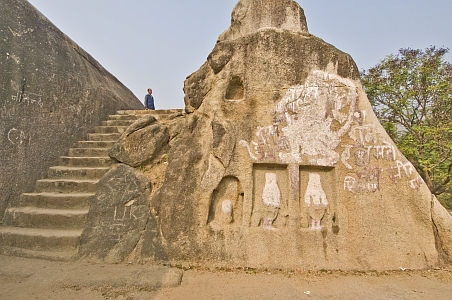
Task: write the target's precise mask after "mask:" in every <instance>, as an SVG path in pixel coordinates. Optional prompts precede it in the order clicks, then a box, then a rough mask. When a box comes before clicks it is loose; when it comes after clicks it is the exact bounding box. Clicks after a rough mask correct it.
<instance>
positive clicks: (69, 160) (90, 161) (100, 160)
mask: <svg viewBox="0 0 452 300" xmlns="http://www.w3.org/2000/svg"><path fill="white" fill-rule="evenodd" d="M113 163H114V161H113V160H112V159H111V158H110V157H108V156H106V157H69V156H61V157H60V165H61V166H65V167H91V168H97V167H109V166H111V165H112V164H113Z"/></svg>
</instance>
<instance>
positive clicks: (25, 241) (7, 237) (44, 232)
mask: <svg viewBox="0 0 452 300" xmlns="http://www.w3.org/2000/svg"><path fill="white" fill-rule="evenodd" d="M82 231H83V230H81V229H78V230H67V229H65V230H60V229H41V228H20V227H3V226H2V227H0V245H2V246H8V247H13V248H22V249H28V250H35V251H74V249H77V247H78V246H79V241H80V236H81V234H82Z"/></svg>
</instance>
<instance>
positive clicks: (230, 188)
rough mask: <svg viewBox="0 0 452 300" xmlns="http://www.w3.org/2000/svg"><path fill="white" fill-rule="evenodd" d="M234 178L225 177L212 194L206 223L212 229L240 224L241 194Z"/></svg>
mask: <svg viewBox="0 0 452 300" xmlns="http://www.w3.org/2000/svg"><path fill="white" fill-rule="evenodd" d="M241 189H242V188H241V185H240V182H239V180H238V179H237V178H235V177H232V176H230V177H225V178H223V179H222V180H221V182H220V184H219V185H218V187H217V188H216V189H215V190H214V192H213V194H212V199H211V203H210V211H209V216H208V221H207V223H208V224H209V225H210V226H211V227H212V228H214V229H223V228H225V226H240V225H241V224H242V211H243V192H242V190H241Z"/></svg>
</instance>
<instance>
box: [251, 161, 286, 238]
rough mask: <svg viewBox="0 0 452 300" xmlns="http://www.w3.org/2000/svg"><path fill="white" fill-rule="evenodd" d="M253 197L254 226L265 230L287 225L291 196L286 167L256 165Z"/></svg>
mask: <svg viewBox="0 0 452 300" xmlns="http://www.w3.org/2000/svg"><path fill="white" fill-rule="evenodd" d="M253 198H254V201H253V212H252V217H251V225H252V226H254V227H258V226H262V227H263V229H264V230H275V229H276V228H278V227H285V226H286V222H287V217H288V210H287V208H288V198H289V179H288V175H287V169H286V167H285V166H278V167H271V166H269V167H265V166H258V167H255V170H254V197H253Z"/></svg>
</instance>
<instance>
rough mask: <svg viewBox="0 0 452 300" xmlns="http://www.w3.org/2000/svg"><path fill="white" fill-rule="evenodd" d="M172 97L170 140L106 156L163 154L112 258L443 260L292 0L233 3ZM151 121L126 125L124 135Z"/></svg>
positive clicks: (408, 187) (340, 70)
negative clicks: (136, 230) (137, 231)
mask: <svg viewBox="0 0 452 300" xmlns="http://www.w3.org/2000/svg"><path fill="white" fill-rule="evenodd" d="M184 89H185V94H186V95H185V104H186V107H185V110H186V112H187V113H188V114H187V115H186V116H185V117H181V118H180V119H177V120H175V122H174V123H173V125H171V126H169V125H168V126H167V128H168V131H169V132H170V133H169V136H170V138H171V141H170V142H167V144H165V141H166V137H165V139H164V141H163V140H162V144H161V146H159V147H158V148H159V149H160V150H157V148H155V147H154V146H153V145H154V144H157V143H156V142H154V141H153V139H149V140H147V141H143V142H142V143H139V142H138V141H137V142H131V141H127V140H126V137H125V136H126V135H127V134H124V135H123V137H124V139H125V140H124V141H123V142H125V144H124V143H123V145H129V146H120V145H119V144H118V148H117V149H116V150H115V152H116V153H115V155H114V157H121V156H123V155H126V156H132V155H133V153H131V152H133V145H134V144H136V145H141V144H142V145H143V147H144V148H146V145H147V147H148V148H149V149H147V150H149V151H150V152H149V153H147V154H146V155H145V156H147V157H154V156H155V155H157V153H158V156H159V157H162V156H165V155H164V153H162V151H163V152H164V151H168V153H167V157H168V162H166V161H165V167H164V168H165V169H164V174H165V175H164V177H165V178H164V180H163V182H159V184H158V185H157V184H156V185H154V190H153V191H152V194H151V197H150V206H151V209H150V211H151V212H150V213H149V217H148V221H147V223H146V229H145V230H144V231H143V233H142V234H141V235H140V236H141V238H140V241H139V242H137V244H136V245H137V247H135V249H134V250H133V251H132V249H131V248H128V249H127V251H126V252H128V253H126V252H124V253H123V255H122V256H121V257H125V256H127V255H129V254H131V255H129V256H128V257H134V258H138V259H142V260H152V261H169V262H170V263H172V264H182V265H202V266H207V267H220V266H221V267H254V268H283V269H297V268H301V269H342V270H344V269H359V270H387V269H399V268H400V267H404V268H410V269H421V268H427V267H434V266H439V265H441V264H442V263H447V262H451V261H452V254H451V253H452V240H451V238H450V233H451V231H452V218H451V217H450V215H449V214H448V213H447V212H446V210H445V209H444V208H443V207H442V206H441V205H440V204H439V203H438V201H436V199H435V198H434V197H432V195H431V194H430V192H429V190H428V188H427V186H426V185H425V184H424V182H423V180H422V178H421V177H420V176H419V174H417V173H416V171H415V169H414V167H413V166H412V165H411V164H410V163H409V162H408V161H407V159H406V158H405V157H404V156H403V155H402V154H401V153H400V152H399V150H398V149H397V148H396V146H395V145H394V143H393V142H392V141H391V140H390V138H389V136H388V135H387V134H386V132H385V131H384V129H383V128H382V126H381V125H380V124H379V122H378V120H377V118H376V116H375V114H374V113H373V111H372V107H371V105H370V103H369V101H368V99H367V97H366V95H365V93H364V91H363V87H362V85H361V82H360V80H359V72H358V69H357V67H356V65H355V63H354V62H353V60H352V58H351V57H350V56H349V55H348V54H346V53H343V52H341V51H339V50H338V49H336V48H335V47H333V46H332V45H329V44H327V43H325V42H324V41H322V40H321V39H319V38H317V37H315V36H313V35H310V34H309V33H308V31H307V26H306V21H305V18H304V14H303V10H302V9H301V8H300V7H299V6H298V4H296V3H295V2H294V1H290V0H287V1H273V0H259V1H257V0H241V1H239V3H238V4H237V6H236V7H235V9H234V12H233V14H232V24H231V27H230V28H229V29H228V30H226V31H225V33H223V34H222V35H221V36H220V38H219V40H218V42H217V44H216V45H215V48H214V49H213V51H212V53H211V54H210V55H209V57H208V59H207V62H206V63H205V64H204V65H202V66H201V68H200V69H199V70H198V71H197V72H195V73H194V74H192V75H190V76H189V77H188V78H187V79H186V81H185V88H184ZM181 122H184V124H183V126H181ZM153 126H160V125H159V123H158V122H157V123H155V122H154V120H147V121H146V120H142V121H139V122H137V123H135V124H134V125H133V126H132V127H131V128H130V129H129V130H128V132H130V135H129V137H131V136H132V135H134V134H138V135H140V134H141V133H140V132H142V131H143V130H144V129H149V130H150V128H152V127H153ZM162 126H163V125H162ZM162 128H164V126H163V127H162ZM180 128H183V130H182V131H179V130H180ZM160 132H165V130H164V129H163V131H160ZM179 132H180V134H179ZM149 145H151V146H149ZM124 152H126V153H124ZM165 157H166V156H165ZM124 161H125V160H124ZM128 163H130V164H132V163H131V162H128ZM166 163H167V164H166ZM152 164H154V163H151V165H152ZM155 165H156V166H155V167H156V169H158V166H157V163H155ZM151 172H152V171H151ZM116 176H117V177H116V178H121V175H120V173H118V174H117V175H116ZM106 182H110V181H106ZM102 185H105V182H104V183H103V184H101V186H102ZM128 189H129V188H123V187H119V189H118V190H117V191H118V193H119V196H120V197H121V195H122V194H121V192H119V191H123V190H128ZM132 190H134V189H132ZM115 191H116V190H115ZM115 191H114V192H113V194H115V193H116V192H115ZM129 198H130V197H126V198H125V201H129ZM113 202H114V203H117V202H116V200H113ZM118 203H119V202H118ZM121 203H125V202H124V201H123V202H121ZM140 203H142V202H140ZM122 205H123V204H122ZM101 206H103V204H102V205H101ZM107 210H108V209H107ZM109 210H110V213H109V214H108V215H109V216H111V214H112V213H111V212H113V209H112V208H109ZM109 222H110V223H111V222H112V221H111V220H110V221H109ZM140 222H141V221H140ZM110 223H108V222H107V223H106V224H110ZM140 224H141V223H140ZM96 226H97V225H95V224H88V226H87V229H86V231H85V232H87V233H88V234H87V236H89V235H90V229H89V228H88V227H94V228H96ZM109 226H110V225H109ZM140 226H141V225H140ZM103 228H104V229H105V228H108V227H105V226H103ZM125 228H128V227H125ZM91 232H92V231H91ZM105 232H111V230H106V231H105ZM91 235H92V233H91ZM118 239H119V240H121V238H118ZM92 240H93V241H95V240H96V239H92ZM135 242H136V236H134V238H133V243H135ZM118 243H122V242H118ZM122 244H124V243H122ZM93 245H94V244H93ZM99 247H104V248H105V249H100V250H99V249H96V248H95V247H94V246H93V247H92V248H91V249H92V251H93V253H111V251H112V250H111V247H113V246H110V245H101V246H99ZM108 247H110V248H108ZM82 249H83V248H82ZM88 249H89V248H88ZM113 249H116V246H114V248H113ZM88 252H89V251H88ZM113 252H115V251H113ZM97 256H98V257H101V258H103V257H105V255H97Z"/></svg>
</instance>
